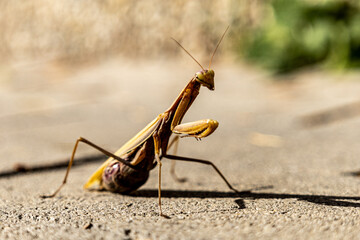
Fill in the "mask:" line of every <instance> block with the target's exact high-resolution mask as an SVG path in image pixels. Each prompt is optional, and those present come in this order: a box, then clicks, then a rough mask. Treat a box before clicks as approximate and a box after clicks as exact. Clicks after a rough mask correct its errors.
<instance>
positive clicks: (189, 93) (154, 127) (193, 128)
mask: <svg viewBox="0 0 360 240" xmlns="http://www.w3.org/2000/svg"><path fill="white" fill-rule="evenodd" d="M226 30H227V29H226ZM225 33H226V31H225V32H224V34H223V36H222V37H221V39H220V41H219V43H218V45H217V46H216V48H215V51H214V53H213V55H212V57H213V56H214V54H215V52H216V50H217V47H218V46H219V44H220V42H221V40H222V39H223V37H224V35H225ZM175 41H176V40H175ZM176 42H177V41H176ZM177 43H178V42H177ZM178 44H179V43H178ZM179 45H180V44H179ZM180 47H182V46H181V45H180ZM182 48H183V47H182ZM183 49H184V48H183ZM184 50H185V49H184ZM185 51H186V50H185ZM186 52H187V51H186ZM187 53H188V52H187ZM188 54H189V53H188ZM189 55H190V54H189ZM190 56H191V55H190ZM191 57H192V56H191ZM192 58H193V57H192ZM193 59H194V58H193ZM194 60H195V59H194ZM211 60H212V58H211ZM195 61H196V60H195ZM196 62H197V61H196ZM197 63H198V62H197ZM198 64H199V63H198ZM210 64H211V61H210ZM199 65H200V64H199ZM200 66H201V65H200ZM201 68H202V71H200V72H197V73H196V74H195V77H193V78H192V79H191V80H190V82H189V83H188V84H187V85H186V86H185V88H184V89H183V90H182V91H181V93H180V94H179V96H178V97H177V98H176V99H175V101H174V102H173V104H172V105H171V106H170V107H169V109H167V110H166V111H165V112H163V113H161V114H160V115H158V117H157V118H155V119H154V120H153V121H152V122H151V123H149V124H148V125H147V126H146V127H145V128H144V129H143V130H141V131H140V132H139V133H138V134H137V135H135V136H134V137H133V138H132V139H130V140H129V141H128V142H127V143H126V144H125V145H124V146H122V147H121V148H120V149H119V150H118V151H117V152H115V153H114V154H112V153H110V152H108V151H106V150H105V149H103V148H101V147H99V146H97V145H95V144H94V143H92V142H90V141H88V140H86V139H84V138H81V137H80V138H79V139H78V140H77V141H76V144H75V146H74V150H73V153H72V156H71V159H70V162H69V165H68V168H67V171H66V175H65V178H64V180H63V183H62V185H61V186H60V187H59V188H58V189H57V190H56V191H55V193H54V194H52V195H50V196H46V197H53V196H55V195H56V194H57V193H58V192H59V191H60V189H61V188H62V186H63V185H64V184H65V183H66V180H67V177H68V174H69V171H70V168H71V166H72V163H73V160H74V156H75V152H76V150H77V146H78V144H79V142H83V143H86V144H88V145H90V146H92V147H94V148H96V149H97V150H99V151H101V152H102V153H104V154H105V155H107V156H108V157H109V159H108V160H107V161H105V162H104V163H103V164H102V165H101V166H100V167H99V169H98V170H97V171H96V172H95V173H94V174H93V175H92V176H91V177H90V179H89V180H88V182H87V183H86V184H85V185H84V188H86V189H87V188H90V187H92V186H93V185H95V184H97V185H100V187H101V188H104V189H106V190H109V191H113V192H120V193H130V192H132V191H135V190H136V189H138V188H139V187H140V186H142V185H143V184H144V183H145V182H146V180H147V179H148V177H149V171H150V170H152V169H153V168H154V167H155V166H156V165H158V167H159V211H160V215H161V216H165V215H163V213H162V210H161V165H162V163H161V159H162V158H167V159H170V160H180V161H190V162H198V163H203V164H208V165H211V166H212V167H213V168H214V169H215V171H216V172H217V173H218V174H219V175H220V176H221V178H222V179H223V180H224V181H225V183H226V184H227V185H228V187H229V188H230V189H231V190H233V191H235V192H237V190H236V189H234V188H233V187H232V186H231V185H230V183H229V182H228V181H227V180H226V178H225V177H224V175H223V174H222V173H221V172H220V171H219V169H218V168H217V167H216V166H215V165H214V164H213V163H211V162H210V161H207V160H200V159H195V158H187V157H180V156H176V155H169V154H167V150H168V148H169V147H170V146H171V145H172V143H173V142H174V141H177V140H178V136H177V137H175V138H174V141H173V142H171V143H169V139H170V136H171V135H172V134H173V133H174V134H181V135H184V136H188V137H195V138H196V139H201V138H203V137H207V136H209V135H211V134H212V133H213V132H214V131H215V129H216V128H217V126H218V122H217V121H215V120H212V119H205V120H199V121H195V122H190V123H185V124H181V121H182V119H183V117H184V115H185V114H186V112H187V110H188V109H189V108H190V106H191V104H192V103H193V102H194V100H195V99H196V97H197V95H198V94H199V91H200V87H201V86H205V87H207V88H208V89H210V90H214V71H213V70H211V69H210V66H209V69H208V70H205V69H204V68H203V67H202V66H201Z"/></svg>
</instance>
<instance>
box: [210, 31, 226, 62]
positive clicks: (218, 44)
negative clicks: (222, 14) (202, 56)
mask: <svg viewBox="0 0 360 240" xmlns="http://www.w3.org/2000/svg"><path fill="white" fill-rule="evenodd" d="M229 27H230V25H229V26H227V28H226V30H225V32H224V33H223V35H222V36H221V38H220V41H219V42H218V44H217V45H216V48H215V50H214V52H213V54H212V56H211V59H210V63H209V69H210V66H211V62H212V60H213V57H214V55H215V53H216V50H217V49H218V47H219V45H220V43H221V41H222V40H223V38H224V36H225V34H226V32H227V30H228V29H229Z"/></svg>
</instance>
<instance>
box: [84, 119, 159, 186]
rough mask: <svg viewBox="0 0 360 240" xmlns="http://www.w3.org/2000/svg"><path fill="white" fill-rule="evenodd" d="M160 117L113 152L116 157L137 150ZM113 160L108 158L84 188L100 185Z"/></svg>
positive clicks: (147, 137) (156, 124)
mask: <svg viewBox="0 0 360 240" xmlns="http://www.w3.org/2000/svg"><path fill="white" fill-rule="evenodd" d="M160 119H161V117H160V116H158V117H157V118H155V119H154V120H153V121H152V122H150V123H149V124H148V125H147V126H146V127H145V128H144V129H142V130H141V131H140V132H139V133H138V134H136V135H135V136H134V137H133V138H131V139H130V140H129V141H128V142H127V143H125V144H124V145H123V146H122V147H121V148H120V149H119V150H117V151H116V152H115V155H116V156H119V157H121V156H122V155H124V154H126V153H128V152H130V151H131V150H133V149H135V148H137V147H138V146H140V145H141V144H143V143H144V142H145V141H146V140H148V139H149V138H150V137H151V136H152V135H153V133H154V132H155V130H156V129H157V128H158V126H160V123H161V121H160ZM112 160H114V159H113V158H111V157H110V158H108V159H107V160H106V161H105V162H104V163H103V164H102V165H101V166H100V167H99V168H98V169H97V170H96V171H95V172H94V173H93V174H92V175H91V177H90V178H89V180H88V181H87V182H86V183H85V185H84V188H85V189H88V188H90V187H92V186H93V185H101V181H102V174H103V171H104V170H105V168H106V167H107V165H108V164H109V163H110V162H111V161H112Z"/></svg>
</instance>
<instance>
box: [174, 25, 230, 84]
mask: <svg viewBox="0 0 360 240" xmlns="http://www.w3.org/2000/svg"><path fill="white" fill-rule="evenodd" d="M229 27H230V26H228V27H227V28H226V30H225V32H224V33H223V35H222V36H221V38H220V40H219V42H218V44H217V45H216V47H215V50H214V52H213V54H212V56H211V59H210V63H209V69H204V68H203V66H201V64H200V63H199V62H198V61H197V60H196V59H195V58H194V57H193V56H192V55H191V54H190V53H189V52H188V51H187V50H186V49H185V48H184V47H183V46H182V45H181V44H180V43H179V42H178V41H176V40H175V39H174V38H172V40H174V41H175V42H176V43H177V44H178V45H179V46H180V47H181V48H182V49H183V50H184V51H185V52H186V53H187V54H188V55H189V56H190V57H191V58H192V59H193V60H194V61H195V62H196V63H197V64H199V66H200V67H201V69H202V71H199V72H197V73H196V74H195V80H196V81H197V82H199V83H200V84H201V85H202V86H204V87H207V88H208V89H210V90H214V89H215V84H214V76H215V72H214V70H212V69H211V68H210V67H211V62H212V60H213V58H214V55H215V53H216V50H217V49H218V47H219V45H220V43H221V41H222V40H223V38H224V36H225V34H226V32H227V30H228V29H229Z"/></svg>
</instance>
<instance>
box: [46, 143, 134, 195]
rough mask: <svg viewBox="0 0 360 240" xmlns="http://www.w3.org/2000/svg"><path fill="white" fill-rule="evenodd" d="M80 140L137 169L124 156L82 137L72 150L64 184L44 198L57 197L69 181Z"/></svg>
mask: <svg viewBox="0 0 360 240" xmlns="http://www.w3.org/2000/svg"><path fill="white" fill-rule="evenodd" d="M79 142H83V143H86V144H87V145H89V146H91V147H93V148H95V149H97V150H99V151H100V152H102V153H103V154H105V155H106V156H108V157H112V158H114V159H116V160H118V161H120V162H122V163H123V164H125V165H128V166H129V167H131V168H133V169H135V167H134V166H132V165H131V164H130V163H128V162H126V161H125V160H123V159H122V158H120V157H118V156H116V155H114V154H112V153H111V152H109V151H107V150H105V149H103V148H101V147H99V146H97V145H96V144H94V143H92V142H90V141H89V140H87V139H85V138H82V137H80V138H79V139H78V140H76V143H75V146H74V149H73V151H72V155H71V158H70V161H69V165H68V167H67V170H66V173H65V177H64V180H63V182H62V184H61V185H60V187H59V188H58V189H57V190H56V191H55V192H54V193H53V194H51V195H44V196H42V197H43V198H52V197H55V196H56V194H57V193H58V192H59V191H60V189H61V188H62V187H63V186H64V185H65V184H66V181H67V178H68V176H69V172H70V169H71V166H72V165H73V162H74V157H75V153H76V150H77V147H78V145H79Z"/></svg>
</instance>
